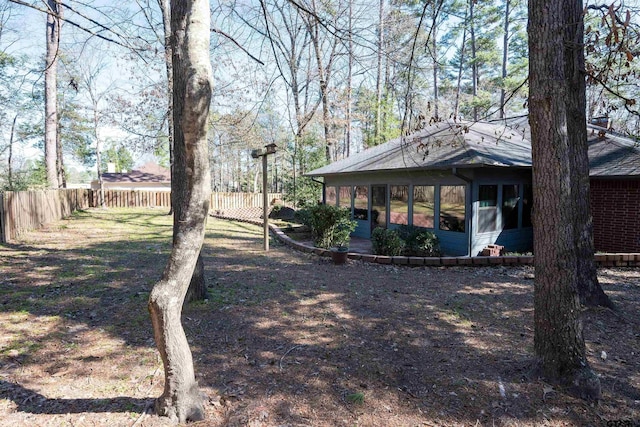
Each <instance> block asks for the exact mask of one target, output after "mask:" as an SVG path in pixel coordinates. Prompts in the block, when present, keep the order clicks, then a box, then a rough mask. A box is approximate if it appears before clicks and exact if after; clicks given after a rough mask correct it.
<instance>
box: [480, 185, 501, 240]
mask: <svg viewBox="0 0 640 427" xmlns="http://www.w3.org/2000/svg"><path fill="white" fill-rule="evenodd" d="M479 192H480V196H479V206H478V233H487V232H489V231H495V230H496V229H497V221H498V186H497V185H481V186H480V188H479Z"/></svg>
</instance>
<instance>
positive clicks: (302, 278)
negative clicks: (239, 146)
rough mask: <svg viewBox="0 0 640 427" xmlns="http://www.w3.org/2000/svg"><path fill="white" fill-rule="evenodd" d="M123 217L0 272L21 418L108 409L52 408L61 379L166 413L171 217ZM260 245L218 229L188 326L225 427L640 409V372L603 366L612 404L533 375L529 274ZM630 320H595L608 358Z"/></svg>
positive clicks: (4, 355) (28, 244) (248, 232)
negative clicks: (159, 377)
mask: <svg viewBox="0 0 640 427" xmlns="http://www.w3.org/2000/svg"><path fill="white" fill-rule="evenodd" d="M116 214H117V215H116V217H117V218H120V219H119V220H118V221H113V220H109V218H110V215H113V213H111V214H110V213H108V212H107V213H101V214H100V216H101V217H100V221H104V222H105V224H101V225H100V227H104V228H100V227H96V228H95V229H92V230H83V228H82V227H83V221H86V220H88V218H87V217H85V218H76V219H74V220H73V221H70V222H68V223H65V224H66V227H67V228H63V229H60V230H53V231H51V230H50V231H43V232H42V233H39V236H38V237H39V238H40V239H42V242H39V241H35V240H34V241H31V240H29V241H25V243H22V244H16V245H10V246H4V247H0V252H4V253H2V254H1V255H2V256H5V255H7V257H6V259H9V262H8V263H7V264H6V265H3V266H0V274H2V278H1V279H0V304H2V305H1V308H0V315H2V316H3V322H2V325H1V326H0V329H2V331H1V332H2V333H1V334H0V336H4V337H7V338H6V341H5V342H9V343H10V345H9V346H5V347H3V348H2V350H0V363H1V364H2V367H1V368H0V374H2V375H3V377H2V378H5V380H3V381H4V382H2V383H0V387H2V388H0V390H3V391H2V393H3V395H2V396H3V397H5V398H9V399H11V400H12V401H13V402H15V404H16V405H17V410H18V411H26V412H33V411H36V410H37V408H38V407H37V406H35V407H34V406H33V402H35V401H38V400H42V399H45V400H44V402H48V403H47V404H46V405H43V406H42V408H44V409H43V410H42V412H37V413H39V414H56V413H62V412H55V411H56V410H57V409H56V408H57V407H58V406H60V407H64V406H65V405H66V406H67V407H68V408H72V407H82V405H85V406H86V408H88V409H87V411H96V412H98V411H100V412H101V411H102V408H103V406H101V405H102V402H103V401H105V400H107V401H109V399H93V398H86V399H85V398H81V399H72V398H69V399H47V398H45V397H43V396H46V395H51V393H47V392H45V391H42V390H41V389H44V390H48V389H47V384H48V378H50V377H53V378H58V382H60V383H63V384H77V379H78V378H85V377H91V376H94V377H95V376H98V377H100V378H102V381H103V382H104V385H103V387H101V388H100V387H95V386H94V387H92V388H91V389H90V390H92V392H93V393H94V394H96V395H103V396H113V395H117V396H122V395H131V396H132V397H131V398H122V397H115V398H114V399H116V400H114V401H113V407H114V408H121V407H127V406H128V407H133V408H135V409H136V410H140V408H141V406H144V405H145V404H146V403H145V402H148V401H149V400H148V393H146V394H145V393H142V392H139V390H140V389H148V387H149V386H148V385H147V384H150V385H152V384H153V376H154V375H155V374H152V372H153V371H154V370H156V371H157V369H158V366H160V365H159V361H158V358H157V354H156V351H155V347H154V345H153V340H152V334H151V325H150V321H149V318H148V313H147V308H146V304H147V298H148V292H149V291H150V289H151V287H152V286H153V284H154V282H155V281H156V280H157V278H159V276H160V274H161V271H162V268H163V267H164V262H165V260H166V256H167V254H168V251H169V247H170V236H171V229H170V227H167V226H166V223H164V224H161V225H157V224H156V225H154V221H156V220H160V215H162V216H163V217H164V221H168V219H167V218H166V214H165V213H164V212H152V213H149V214H145V213H135V212H134V213H133V216H132V217H128V216H127V215H126V214H124V213H122V212H120V213H116ZM123 215H124V218H121V216H123ZM145 215H149V218H148V222H149V223H148V224H147V223H145ZM130 218H133V219H130ZM111 223H114V224H115V225H113V224H111ZM112 226H113V228H110V227H112ZM158 227H159V229H160V230H161V231H158ZM229 230H231V231H229ZM138 233H139V234H140V235H141V236H144V238H138ZM261 238H262V231H261V229H260V228H259V227H258V226H252V225H248V224H242V223H228V222H222V221H217V220H216V221H211V223H210V224H209V230H208V232H207V238H206V242H205V247H204V248H203V256H204V261H205V270H206V272H205V274H206V276H207V281H208V283H209V292H210V295H211V297H210V299H209V301H208V302H206V303H204V302H201V303H195V304H190V305H188V306H187V307H185V310H184V313H183V323H184V326H185V330H186V332H187V336H188V337H189V340H190V342H191V345H192V351H193V355H194V359H195V363H196V372H197V373H198V380H199V382H200V384H201V386H202V387H203V390H205V391H206V392H207V393H209V394H214V393H218V394H220V395H221V396H222V397H223V400H224V405H223V407H222V409H219V408H216V409H214V408H208V411H209V412H211V411H222V412H224V420H225V421H224V424H223V425H247V424H249V423H251V422H253V421H256V420H258V421H260V420H262V421H261V422H264V423H266V424H267V425H274V424H287V423H289V424H291V423H298V424H307V425H308V424H311V425H316V426H323V425H326V426H329V425H331V426H333V425H347V424H349V425H350V424H354V423H360V424H362V425H382V424H385V425H413V424H421V423H424V422H431V423H436V424H440V425H450V424H453V423H456V422H457V423H464V424H475V423H477V422H479V423H480V424H491V423H495V424H496V425H508V424H514V423H519V424H528V425H535V424H536V423H538V422H541V421H544V420H545V419H553V420H557V421H558V422H559V423H562V422H567V423H570V424H575V425H587V424H592V423H593V420H595V419H600V418H598V417H604V418H605V419H612V417H615V416H616V414H619V413H620V411H624V410H626V409H628V408H630V407H633V401H634V400H638V396H639V393H638V388H637V387H638V385H637V381H638V378H637V372H638V365H637V362H636V361H635V360H632V359H628V360H625V361H624V363H623V362H619V361H615V360H611V361H609V362H608V363H609V364H607V365H602V366H600V365H596V366H595V368H596V371H599V372H603V373H605V374H606V375H604V376H603V390H604V392H605V399H606V401H607V403H605V404H604V405H603V406H601V407H600V408H599V409H598V408H595V409H594V408H590V407H589V406H587V405H584V404H583V403H582V402H580V401H577V400H575V399H573V398H571V397H570V396H567V395H566V394H565V393H564V392H563V390H559V389H553V391H549V389H548V388H547V387H548V384H545V383H544V382H543V381H541V380H539V379H538V378H537V377H535V375H533V371H532V361H533V356H532V354H533V352H532V345H533V322H532V319H533V309H532V287H533V283H532V281H531V280H529V279H527V276H528V275H527V274H525V273H526V272H523V270H522V269H518V268H483V269H475V268H467V269H465V268H456V269H444V268H414V269H411V268H399V267H394V266H382V265H375V264H366V263H362V262H356V261H349V263H348V264H347V265H345V266H334V265H333V264H331V263H330V261H329V260H328V259H326V258H320V257H317V256H315V255H311V254H302V253H298V252H294V251H292V250H290V249H289V248H286V247H283V246H281V245H279V244H277V243H276V242H272V245H271V247H272V250H271V251H270V252H269V253H264V252H263V251H262V250H261V246H262V242H261ZM611 274H612V275H615V274H616V273H615V272H612V273H611ZM639 282H640V281H639V280H637V279H630V280H629V283H631V284H633V286H632V287H629V288H628V289H627V288H625V289H624V292H625V294H624V295H625V296H624V298H625V299H624V300H616V302H618V303H620V304H621V305H622V307H623V309H624V308H625V307H628V306H629V304H631V303H633V304H636V303H637V300H638V299H639V298H640V296H639V295H638V293H639V290H638V283H639ZM618 286H619V285H613V288H612V289H613V290H614V291H615V292H618V291H620V290H621V289H622V288H620V289H619V288H618ZM630 286H631V285H630ZM617 297H618V295H617V294H616V295H614V299H616V298H617ZM628 322H629V323H628V324H626V325H620V324H616V325H614V326H612V324H614V323H615V319H613V318H612V317H611V316H610V315H609V314H608V313H607V312H598V313H595V314H594V315H589V317H588V319H587V325H588V326H589V325H591V328H590V329H589V330H588V331H587V337H588V348H589V350H590V352H591V356H592V357H591V360H593V361H595V362H596V363H598V359H597V357H594V355H596V356H597V355H599V351H600V349H601V348H602V349H604V350H606V351H607V352H608V353H609V354H612V355H613V354H615V353H616V351H617V350H620V351H623V350H624V351H625V352H626V351H628V352H629V354H630V352H631V351H633V349H628V348H621V347H617V348H615V349H616V350H614V347H613V343H611V338H610V337H607V333H608V332H610V331H612V328H613V327H616V328H618V329H616V331H615V332H616V333H617V334H618V336H620V337H623V338H624V339H621V340H620V341H621V342H624V343H633V342H636V341H635V339H634V337H633V332H632V331H633V329H634V327H635V326H637V325H638V318H637V314H635V315H633V316H632V317H631V318H630V319H629V321H628ZM598 328H600V329H601V330H600V329H598ZM594 331H595V332H597V335H596V334H595V332H594ZM629 334H631V335H629ZM594 337H595V338H594ZM21 369H26V370H27V371H29V370H35V369H38V372H39V374H40V377H39V378H34V377H29V381H30V383H32V384H39V386H38V391H33V392H32V391H31V389H32V390H36V388H34V387H26V385H24V384H26V383H25V381H26V378H27V376H26V375H27V374H24V375H22V376H20V374H19V371H20V370H21ZM12 375H14V376H16V377H17V378H19V382H18V384H23V385H17V384H15V382H12V381H8V380H7V379H6V378H8V377H11V376H12ZM149 377H150V379H149ZM74 381H75V382H74ZM131 384H133V386H132V385H131ZM140 384H144V387H141V386H139V385H140ZM13 387H17V388H13ZM5 388H7V390H8V391H7V392H6V393H9V394H6V393H5V391H4V389H5ZM149 390H151V389H150V388H149ZM153 390H154V392H158V389H157V387H156V388H155V389H153ZM10 393H14V394H15V396H16V397H15V398H12V397H11V396H10ZM32 395H33V396H35V397H32V398H30V396H32ZM140 395H142V397H134V396H140ZM359 395H362V396H363V401H362V403H359V399H358V398H357V396H359ZM128 399H129V400H128ZM606 405H608V406H606ZM614 406H616V407H617V409H616V408H614ZM47 408H48V409H47ZM559 408H560V409H559ZM116 410H117V409H114V410H113V411H116ZM616 411H618V412H616ZM67 412H73V411H72V410H71V409H69V410H68V411H67ZM256 422H257V421H256Z"/></svg>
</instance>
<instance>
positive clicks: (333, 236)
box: [298, 204, 356, 249]
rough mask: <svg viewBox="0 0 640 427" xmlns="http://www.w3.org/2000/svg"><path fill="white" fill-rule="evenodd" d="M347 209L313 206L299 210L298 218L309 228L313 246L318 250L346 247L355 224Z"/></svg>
mask: <svg viewBox="0 0 640 427" xmlns="http://www.w3.org/2000/svg"><path fill="white" fill-rule="evenodd" d="M350 217H351V212H349V209H347V208H340V207H336V206H330V205H324V204H322V205H314V206H308V207H306V208H304V209H301V210H300V211H299V214H298V218H299V219H300V220H301V221H302V223H303V224H305V225H308V226H309V227H310V228H311V235H312V236H313V244H314V245H315V246H316V247H318V248H325V249H328V248H330V247H332V246H348V245H349V241H350V240H351V237H350V236H351V232H352V231H353V230H355V229H356V222H355V221H353V220H352V219H351V218H350Z"/></svg>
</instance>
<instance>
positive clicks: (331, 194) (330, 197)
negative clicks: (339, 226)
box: [325, 187, 338, 206]
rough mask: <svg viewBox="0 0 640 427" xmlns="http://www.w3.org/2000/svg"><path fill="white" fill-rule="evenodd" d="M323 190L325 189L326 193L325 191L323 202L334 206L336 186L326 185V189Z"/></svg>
mask: <svg viewBox="0 0 640 427" xmlns="http://www.w3.org/2000/svg"><path fill="white" fill-rule="evenodd" d="M325 191H326V193H325V197H326V202H325V203H326V204H327V205H331V206H336V204H337V203H338V198H337V190H336V187H327V189H326V190H325Z"/></svg>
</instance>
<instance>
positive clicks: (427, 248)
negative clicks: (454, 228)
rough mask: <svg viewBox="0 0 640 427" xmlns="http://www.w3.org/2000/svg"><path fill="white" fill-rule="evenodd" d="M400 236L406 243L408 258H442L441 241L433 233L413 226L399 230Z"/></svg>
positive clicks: (405, 226) (401, 227)
mask: <svg viewBox="0 0 640 427" xmlns="http://www.w3.org/2000/svg"><path fill="white" fill-rule="evenodd" d="M398 236H399V237H400V238H401V239H402V240H403V241H404V243H405V249H404V254H405V255H406V256H422V257H429V256H440V241H439V240H438V236H436V235H435V234H434V233H432V232H431V231H428V230H425V229H424V228H420V227H415V226H412V225H402V226H400V227H399V228H398Z"/></svg>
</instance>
